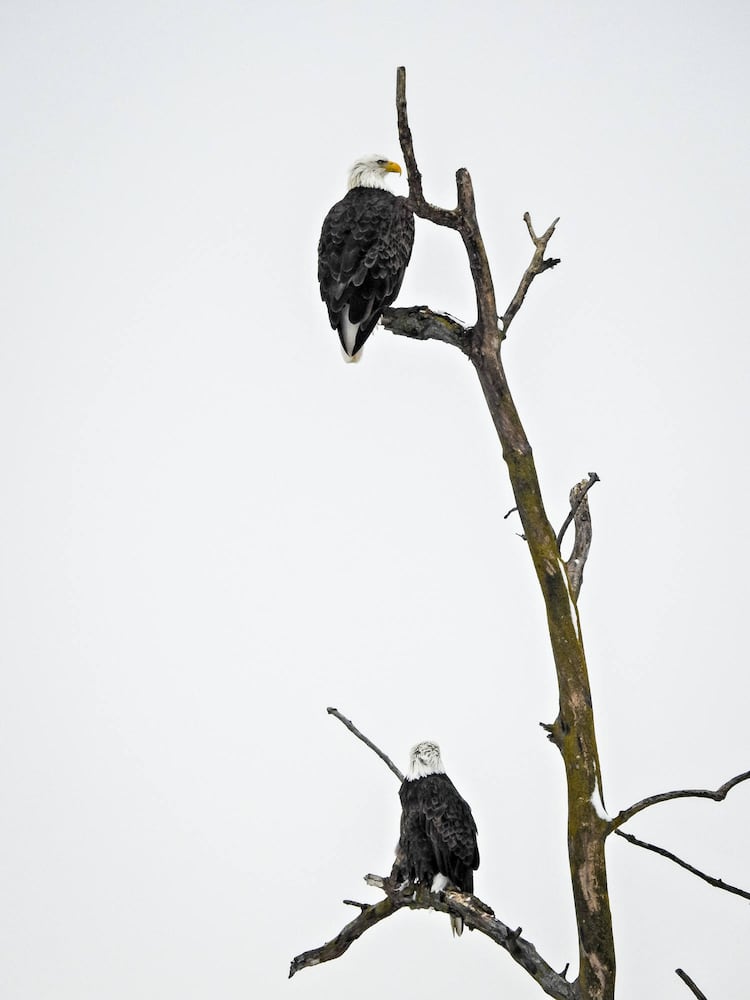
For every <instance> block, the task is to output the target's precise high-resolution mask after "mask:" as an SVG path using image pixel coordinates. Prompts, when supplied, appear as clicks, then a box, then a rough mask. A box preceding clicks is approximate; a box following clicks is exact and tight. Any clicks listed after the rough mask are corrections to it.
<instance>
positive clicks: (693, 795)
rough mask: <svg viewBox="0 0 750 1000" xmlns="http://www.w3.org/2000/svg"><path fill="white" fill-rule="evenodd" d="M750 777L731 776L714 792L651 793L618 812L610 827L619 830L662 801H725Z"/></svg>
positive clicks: (685, 790)
mask: <svg viewBox="0 0 750 1000" xmlns="http://www.w3.org/2000/svg"><path fill="white" fill-rule="evenodd" d="M748 778H750V771H743V772H742V774H737V775H735V777H734V778H730V779H729V781H725V782H724V784H723V785H719V787H718V788H717V789H716V791H715V792H712V791H711V790H710V789H708V788H683V789H679V790H678V791H675V792H661V793H660V794H658V795H649V796H648V798H645V799H641V800H640V802H636V803H635V805H632V806H630V807H629V808H628V809H623V810H622V812H620V813H618V814H617V815H616V816H615V817H614V819H613V820H612V823H611V826H610V829H611V830H617V828H618V827H620V826H622V825H623V823H627V821H628V820H629V819H632V818H633V816H636V815H637V814H638V813H639V812H643V810H644V809H648V808H649V807H650V806H655V805H658V804H659V803H660V802H670V801H671V800H672V799H713V800H714V802H723V801H724V799H725V798H726V797H727V795H728V794H729V792H731V790H732V789H733V788H734V786H735V785H739V784H740V782H742V781H747V780H748Z"/></svg>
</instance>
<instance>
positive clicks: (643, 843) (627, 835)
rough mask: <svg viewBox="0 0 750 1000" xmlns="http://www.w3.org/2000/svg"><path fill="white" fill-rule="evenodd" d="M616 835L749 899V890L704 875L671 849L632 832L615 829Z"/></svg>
mask: <svg viewBox="0 0 750 1000" xmlns="http://www.w3.org/2000/svg"><path fill="white" fill-rule="evenodd" d="M615 833H616V834H617V836H618V837H623V838H624V839H625V840H627V842H628V843H629V844H635V846H636V847H643V848H644V849H645V850H647V851H653V852H654V854H660V855H661V856H662V857H663V858H668V859H669V860H670V861H674V863H675V864H676V865H679V866H680V868H684V869H685V870H686V871H689V872H690V873H691V874H692V875H697V876H698V878H700V879H703V881H704V882H708V884H709V885H712V886H714V888H716V889H723V890H724V891H725V892H732V893H734V895H735V896H742V898H743V899H750V892H747V891H746V890H745V889H738V888H737V886H734V885H729V884H728V883H727V882H724V881H722V879H720V878H714V877H713V876H712V875H706V873H705V872H702V871H700V870H699V869H698V868H694V867H693V866H692V865H689V864H688V863H687V861H683V860H682V858H678V857H677V855H676V854H672V852H671V851H667V850H666V849H665V848H663V847H656V845H655V844H647V843H646V841H645V840H639V839H638V838H637V837H634V836H633V835H632V833H625V831H624V830H615Z"/></svg>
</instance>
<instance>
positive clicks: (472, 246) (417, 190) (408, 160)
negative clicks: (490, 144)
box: [396, 66, 500, 353]
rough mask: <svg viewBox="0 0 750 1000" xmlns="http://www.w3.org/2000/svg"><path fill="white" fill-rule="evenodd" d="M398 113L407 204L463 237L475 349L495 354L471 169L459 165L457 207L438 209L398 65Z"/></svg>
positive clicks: (491, 297) (493, 315)
mask: <svg viewBox="0 0 750 1000" xmlns="http://www.w3.org/2000/svg"><path fill="white" fill-rule="evenodd" d="M396 114H397V117H398V138H399V142H400V144H401V151H402V152H403V154H404V163H405V164H406V172H407V175H408V178H409V198H408V203H409V205H410V207H411V208H412V210H413V211H414V213H415V214H416V215H418V216H419V217H420V218H421V219H427V220H428V221H429V222H433V223H434V224H435V225H437V226H444V227H447V228H448V229H455V230H456V231H457V232H458V233H459V235H460V236H461V239H462V240H463V243H464V247H465V248H466V253H467V256H468V258H469V268H470V269H471V276H472V279H473V281H474V289H475V291H476V298H477V325H476V326H475V327H474V328H473V331H474V340H475V342H476V348H477V349H478V350H481V351H486V350H491V351H494V352H495V353H496V352H497V350H498V348H499V346H500V337H499V333H498V324H497V305H496V302H495V289H494V287H493V284H492V273H491V271H490V265H489V261H488V259H487V252H486V250H485V248H484V242H483V240H482V234H481V232H480V231H479V223H478V221H477V215H476V203H475V199H474V187H473V185H472V183H471V177H470V175H469V171H468V170H466V169H465V168H464V167H460V168H459V169H458V170H457V171H456V191H457V195H458V206H457V207H456V208H454V209H445V208H438V207H437V206H435V205H431V204H430V203H429V202H428V201H427V200H426V199H425V197H424V193H423V191H422V175H421V173H420V171H419V167H418V166H417V158H416V156H415V153H414V140H413V138H412V134H411V128H410V127H409V118H408V114H407V110H406V70H405V68H404V67H403V66H399V68H398V70H397V71H396Z"/></svg>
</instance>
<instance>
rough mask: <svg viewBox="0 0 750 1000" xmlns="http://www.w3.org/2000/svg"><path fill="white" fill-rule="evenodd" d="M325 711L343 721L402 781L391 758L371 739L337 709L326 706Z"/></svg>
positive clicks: (399, 772) (402, 778)
mask: <svg viewBox="0 0 750 1000" xmlns="http://www.w3.org/2000/svg"><path fill="white" fill-rule="evenodd" d="M326 712H328V714H329V715H335V716H336V718H337V719H338V720H339V722H343V723H344V725H345V726H346V728H347V729H348V730H349V732H351V733H354V735H355V736H356V737H357V739H358V740H362V742H363V743H364V744H365V746H368V747H369V748H370V749H371V750H373V751H374V752H375V753H376V754H377V755H378V757H380V759H381V760H382V761H383V762H384V763H385V764H387V765H388V767H390V769H391V770H392V771H393V773H394V774H395V775H396V777H397V778H398V780H399V781H403V780H404V776H403V774H402V773H401V771H399V769H398V768H397V767H396V765H395V764H394V763H393V761H392V760H391V758H390V757H388V756H387V755H386V754H384V753H383V751H382V750H381V749H380V748H379V747H376V746H375V744H374V743H373V742H372V741H371V740H368V739H367V737H366V736H365V735H364V734H363V733H360V731H359V730H358V729H357V727H356V726H355V725H354V723H353V722H351V720H349V719H347V718H346V717H345V716H343V715H342V714H341V712H339V710H338V709H337V708H327V709H326Z"/></svg>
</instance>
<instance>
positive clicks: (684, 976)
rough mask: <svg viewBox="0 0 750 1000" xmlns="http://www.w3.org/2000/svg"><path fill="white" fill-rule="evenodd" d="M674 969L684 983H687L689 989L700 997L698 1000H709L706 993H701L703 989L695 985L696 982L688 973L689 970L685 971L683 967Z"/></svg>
mask: <svg viewBox="0 0 750 1000" xmlns="http://www.w3.org/2000/svg"><path fill="white" fill-rule="evenodd" d="M674 971H675V972H676V973H677V975H678V976H679V977H680V979H681V980H682V981H683V983H685V985H686V986H687V987H688V989H690V990H692V991H693V993H694V994H695V996H696V997H697V998H698V1000H708V998H707V997H706V994H705V993H701V991H700V990H699V989H698V987H697V986H696V985H695V983H694V982H693V980H692V979H691V978H690V976H689V975H688V974H687V972H684V971H683V970H682V969H675V970H674Z"/></svg>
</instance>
